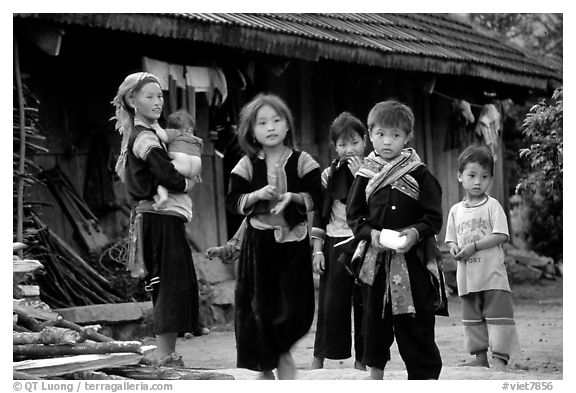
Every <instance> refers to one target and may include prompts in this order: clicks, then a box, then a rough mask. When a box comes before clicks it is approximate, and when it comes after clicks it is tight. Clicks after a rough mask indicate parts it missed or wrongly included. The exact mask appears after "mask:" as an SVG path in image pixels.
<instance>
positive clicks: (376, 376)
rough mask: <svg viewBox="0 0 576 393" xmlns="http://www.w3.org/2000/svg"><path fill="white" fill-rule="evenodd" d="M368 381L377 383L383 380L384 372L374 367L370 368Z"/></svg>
mask: <svg viewBox="0 0 576 393" xmlns="http://www.w3.org/2000/svg"><path fill="white" fill-rule="evenodd" d="M370 379H373V380H379V381H380V380H382V379H384V370H382V369H380V368H376V367H370Z"/></svg>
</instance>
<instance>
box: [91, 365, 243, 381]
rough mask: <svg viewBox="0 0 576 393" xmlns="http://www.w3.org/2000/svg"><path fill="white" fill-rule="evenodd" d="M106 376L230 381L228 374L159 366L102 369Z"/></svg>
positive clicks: (138, 378)
mask: <svg viewBox="0 0 576 393" xmlns="http://www.w3.org/2000/svg"><path fill="white" fill-rule="evenodd" d="M102 371H103V372H105V373H106V374H114V375H120V376H123V377H127V378H130V379H137V380H232V379H234V377H233V376H232V375H229V374H223V373H217V372H213V371H200V370H195V369H191V368H174V367H159V366H155V367H153V366H144V365H137V366H127V367H120V368H105V369H102Z"/></svg>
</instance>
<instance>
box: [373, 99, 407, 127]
mask: <svg viewBox="0 0 576 393" xmlns="http://www.w3.org/2000/svg"><path fill="white" fill-rule="evenodd" d="M375 125H379V126H384V127H391V128H398V129H400V130H403V131H404V132H405V133H406V134H410V133H412V131H413V129H414V113H412V109H410V107H409V106H407V105H405V104H403V103H401V102H399V101H396V100H386V101H382V102H379V103H377V104H376V105H374V107H373V108H372V110H370V113H369V114H368V130H370V131H372V129H373V128H374V126H375Z"/></svg>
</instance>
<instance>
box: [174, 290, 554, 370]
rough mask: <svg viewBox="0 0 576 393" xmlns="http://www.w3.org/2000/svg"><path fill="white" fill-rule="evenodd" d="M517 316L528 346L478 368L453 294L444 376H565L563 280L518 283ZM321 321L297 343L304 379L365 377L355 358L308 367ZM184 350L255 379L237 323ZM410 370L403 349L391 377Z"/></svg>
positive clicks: (444, 330)
mask: <svg viewBox="0 0 576 393" xmlns="http://www.w3.org/2000/svg"><path fill="white" fill-rule="evenodd" d="M512 293H513V296H514V301H515V318H516V324H517V329H518V335H519V336H520V343H521V347H522V351H521V353H520V354H519V355H517V356H515V357H513V358H512V359H511V362H510V365H509V370H508V372H506V373H501V372H496V371H493V370H491V369H480V368H475V367H457V366H458V364H460V363H462V362H464V361H466V360H469V359H470V357H469V356H468V354H466V353H465V351H464V344H463V343H464V337H463V330H462V325H461V321H460V315H461V302H460V299H459V298H458V297H457V296H453V297H451V298H450V299H449V311H450V317H437V327H436V337H437V344H438V347H439V348H440V352H441V354H442V360H443V364H444V367H443V370H442V374H441V376H440V377H441V379H449V380H462V379H540V380H542V379H544V380H545V379H549V380H555V379H562V378H563V344H562V328H563V320H562V280H561V279H560V280H556V281H542V280H541V281H539V282H537V283H536V284H532V285H519V286H513V288H512ZM315 326H316V324H315V322H314V325H313V327H312V329H311V330H310V332H309V333H308V334H307V335H306V336H305V337H304V338H303V339H302V340H301V341H300V342H298V344H297V345H296V346H295V348H294V349H293V357H294V360H295V362H296V365H297V367H298V368H299V374H298V378H299V379H364V378H366V376H367V373H366V372H360V371H357V370H354V368H353V361H352V359H346V360H343V361H340V360H326V361H325V363H324V366H325V369H324V370H307V369H308V366H309V365H310V362H311V360H312V350H313V344H314V334H315ZM178 351H179V352H180V353H181V354H182V355H183V358H184V362H185V363H186V365H187V366H188V367H192V368H201V369H210V370H221V371H222V372H228V373H229V374H231V375H233V376H234V377H235V378H236V379H253V378H255V376H256V374H255V373H253V372H251V371H248V370H241V369H235V362H236V351H235V339H234V332H233V330H232V327H231V326H225V327H216V328H214V329H213V330H212V332H211V333H210V334H209V335H206V336H202V337H195V338H194V339H192V340H184V339H179V342H178ZM405 378H406V372H405V369H404V364H403V362H402V359H401V358H400V356H399V354H398V351H397V348H396V346H395V345H394V346H393V352H392V360H391V361H390V363H389V364H388V365H387V367H386V376H385V379H405Z"/></svg>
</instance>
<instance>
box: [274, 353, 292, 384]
mask: <svg viewBox="0 0 576 393" xmlns="http://www.w3.org/2000/svg"><path fill="white" fill-rule="evenodd" d="M295 377H296V365H295V364H294V359H292V355H291V354H290V352H286V353H283V354H282V355H280V357H279V358H278V379H294V378H295Z"/></svg>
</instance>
